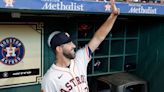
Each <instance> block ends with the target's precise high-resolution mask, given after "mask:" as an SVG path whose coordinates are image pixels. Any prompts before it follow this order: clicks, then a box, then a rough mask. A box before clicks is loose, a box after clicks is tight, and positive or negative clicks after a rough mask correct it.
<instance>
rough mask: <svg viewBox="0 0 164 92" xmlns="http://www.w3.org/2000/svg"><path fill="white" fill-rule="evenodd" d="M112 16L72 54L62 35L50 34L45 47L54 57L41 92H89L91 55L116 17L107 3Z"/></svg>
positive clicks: (113, 7) (60, 33) (116, 13)
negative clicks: (88, 74)
mask: <svg viewBox="0 0 164 92" xmlns="http://www.w3.org/2000/svg"><path fill="white" fill-rule="evenodd" d="M111 9H112V13H111V14H110V16H109V17H108V19H107V20H106V21H105V23H104V24H103V25H102V26H101V27H100V28H99V29H98V30H97V31H96V33H95V34H94V36H93V38H92V39H91V41H90V42H89V43H88V44H86V46H85V47H83V48H80V49H79V50H77V52H76V53H75V51H74V49H75V48H76V46H75V44H74V43H73V42H72V40H71V38H70V36H69V34H68V33H66V32H60V31H55V32H52V33H51V34H50V36H49V38H48V46H49V47H51V48H52V50H53V52H54V53H55V55H56V61H55V62H54V64H52V66H51V67H50V69H49V70H48V71H47V72H46V74H45V75H44V77H43V80H42V82H41V89H42V92H89V88H88V82H87V65H88V63H89V61H90V60H91V54H92V52H94V51H95V49H96V48H97V47H98V46H99V45H100V43H101V42H102V41H103V40H104V39H105V37H106V36H107V34H108V33H109V32H110V30H111V28H112V27H113V24H114V22H115V20H116V18H117V16H118V14H119V9H118V8H117V7H116V6H115V1H114V0H111Z"/></svg>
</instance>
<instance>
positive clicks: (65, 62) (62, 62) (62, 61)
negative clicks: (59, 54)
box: [56, 58, 71, 68]
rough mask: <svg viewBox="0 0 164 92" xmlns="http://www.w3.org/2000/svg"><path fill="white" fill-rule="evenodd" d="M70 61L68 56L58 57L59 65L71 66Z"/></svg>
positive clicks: (57, 62)
mask: <svg viewBox="0 0 164 92" xmlns="http://www.w3.org/2000/svg"><path fill="white" fill-rule="evenodd" d="M70 61H71V60H70V59H67V58H57V60H56V65H57V66H59V67H63V68H68V67H70V63H71V62H70Z"/></svg>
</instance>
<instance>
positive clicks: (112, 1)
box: [110, 0, 120, 15]
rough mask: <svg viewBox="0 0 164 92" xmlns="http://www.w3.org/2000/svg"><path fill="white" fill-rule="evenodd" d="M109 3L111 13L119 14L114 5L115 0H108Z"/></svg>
mask: <svg viewBox="0 0 164 92" xmlns="http://www.w3.org/2000/svg"><path fill="white" fill-rule="evenodd" d="M110 3H111V8H112V14H114V15H119V14H120V9H118V8H117V7H116V5H115V0H110Z"/></svg>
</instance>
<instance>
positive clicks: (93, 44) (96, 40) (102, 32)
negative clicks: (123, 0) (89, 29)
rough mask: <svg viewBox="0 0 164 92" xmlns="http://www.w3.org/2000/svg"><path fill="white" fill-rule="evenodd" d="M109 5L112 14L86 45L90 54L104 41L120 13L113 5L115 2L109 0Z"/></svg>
mask: <svg viewBox="0 0 164 92" xmlns="http://www.w3.org/2000/svg"><path fill="white" fill-rule="evenodd" d="M110 3H111V9H112V13H111V14H110V16H109V17H108V18H107V20H106V21H105V22H104V24H102V26H101V27H100V28H99V29H98V30H97V31H96V33H95V34H94V36H93V38H92V39H91V41H90V42H89V43H88V46H89V48H90V49H91V51H92V52H94V51H95V49H96V48H97V47H98V46H99V45H100V43H101V42H102V41H103V40H104V39H105V37H106V36H107V35H108V33H109V32H110V31H111V29H112V27H113V24H114V22H115V21H116V18H117V16H118V14H119V13H120V11H119V9H118V8H117V7H116V5H115V1H114V0H111V1H110Z"/></svg>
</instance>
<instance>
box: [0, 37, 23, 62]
mask: <svg viewBox="0 0 164 92" xmlns="http://www.w3.org/2000/svg"><path fill="white" fill-rule="evenodd" d="M24 53H25V49H24V45H23V43H22V42H21V41H20V40H18V39H17V38H14V37H9V38H5V39H3V40H2V41H1V42H0V62H2V63H3V64H7V65H14V64H16V63H19V62H20V61H21V60H22V59H23V57H24Z"/></svg>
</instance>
